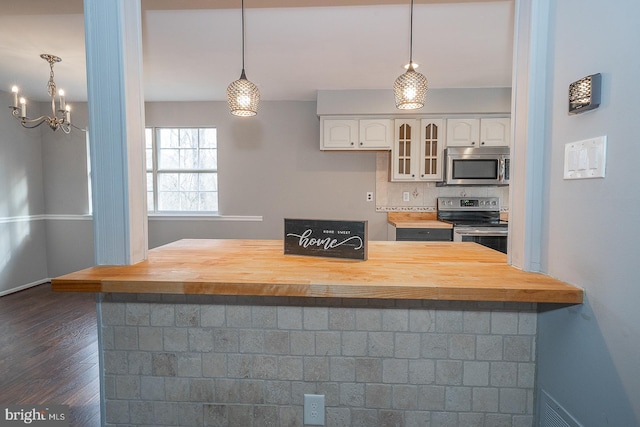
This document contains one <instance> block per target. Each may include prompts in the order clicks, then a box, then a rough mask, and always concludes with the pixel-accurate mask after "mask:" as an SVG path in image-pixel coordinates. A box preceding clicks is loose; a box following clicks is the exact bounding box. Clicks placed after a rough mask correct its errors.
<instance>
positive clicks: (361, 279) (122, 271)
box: [52, 239, 583, 304]
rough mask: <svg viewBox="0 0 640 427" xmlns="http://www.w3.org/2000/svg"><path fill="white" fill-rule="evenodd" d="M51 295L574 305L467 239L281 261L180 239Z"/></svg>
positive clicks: (66, 279)
mask: <svg viewBox="0 0 640 427" xmlns="http://www.w3.org/2000/svg"><path fill="white" fill-rule="evenodd" d="M52 287H53V290H54V291H61V292H116V293H151V294H157V293H160V294H209V295H253V296H287V297H318V298H325V297H327V298H374V299H422V300H467V301H514V302H550V303H569V304H577V303H581V302H582V297H583V291H582V289H580V288H577V287H574V286H571V285H568V284H566V283H563V282H560V281H558V280H555V279H553V278H551V277H549V276H545V275H543V274H537V273H525V272H522V271H520V270H518V269H517V268H515V267H511V266H509V265H507V262H506V255H505V254H502V253H500V252H497V251H494V250H491V249H488V248H486V247H484V246H481V245H478V244H476V243H471V242H383V241H370V242H369V246H368V259H367V260H366V261H353V260H344V259H335V258H318V257H306V256H297V255H284V245H283V242H282V241H281V240H206V239H189V240H179V241H177V242H173V243H170V244H168V245H165V246H161V247H158V248H155V249H151V250H150V251H149V257H148V259H147V260H145V261H142V262H140V263H137V264H134V265H129V266H97V267H91V268H88V269H85V270H81V271H78V272H75V273H71V274H67V275H65V276H61V277H58V278H55V279H53V280H52Z"/></svg>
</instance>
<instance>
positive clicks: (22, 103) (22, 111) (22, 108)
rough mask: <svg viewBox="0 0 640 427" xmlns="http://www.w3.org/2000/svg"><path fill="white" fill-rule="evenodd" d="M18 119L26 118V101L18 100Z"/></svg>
mask: <svg viewBox="0 0 640 427" xmlns="http://www.w3.org/2000/svg"><path fill="white" fill-rule="evenodd" d="M20 117H22V118H25V117H27V100H26V99H24V98H20Z"/></svg>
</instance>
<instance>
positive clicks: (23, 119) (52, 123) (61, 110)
mask: <svg viewBox="0 0 640 427" xmlns="http://www.w3.org/2000/svg"><path fill="white" fill-rule="evenodd" d="M40 58H42V59H44V60H45V61H47V62H48V63H49V69H50V70H51V71H50V73H49V82H48V83H47V93H48V94H49V97H50V98H51V116H40V117H38V118H35V119H32V118H29V116H27V100H26V99H25V98H24V97H21V96H20V93H19V92H20V91H19V89H18V86H13V87H12V88H11V92H12V93H13V105H12V106H11V107H10V108H11V109H12V111H11V114H12V115H13V117H15V118H16V119H17V120H19V121H20V124H21V125H22V126H24V127H25V128H28V129H32V128H35V127H38V126H40V125H41V124H43V123H46V124H48V125H49V127H50V128H51V129H52V130H54V131H55V130H58V129H62V131H63V132H64V133H69V132H71V107H70V106H69V105H67V104H66V103H65V100H64V91H63V90H62V89H60V90H59V91H57V95H58V109H57V110H56V82H55V81H54V80H53V66H54V64H55V63H56V62H60V61H62V59H61V58H59V57H57V56H55V55H49V54H47V53H43V54H42V55H40ZM58 114H59V115H58Z"/></svg>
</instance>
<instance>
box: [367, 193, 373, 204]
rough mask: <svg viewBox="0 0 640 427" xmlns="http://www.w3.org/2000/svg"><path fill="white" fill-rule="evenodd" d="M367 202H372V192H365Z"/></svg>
mask: <svg viewBox="0 0 640 427" xmlns="http://www.w3.org/2000/svg"><path fill="white" fill-rule="evenodd" d="M367 202H373V191H367Z"/></svg>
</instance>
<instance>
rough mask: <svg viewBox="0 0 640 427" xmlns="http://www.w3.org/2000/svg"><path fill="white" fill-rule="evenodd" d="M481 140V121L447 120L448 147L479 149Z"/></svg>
mask: <svg viewBox="0 0 640 427" xmlns="http://www.w3.org/2000/svg"><path fill="white" fill-rule="evenodd" d="M479 138H480V120H479V119H448V120H447V147H477V146H479V143H478V140H479Z"/></svg>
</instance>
